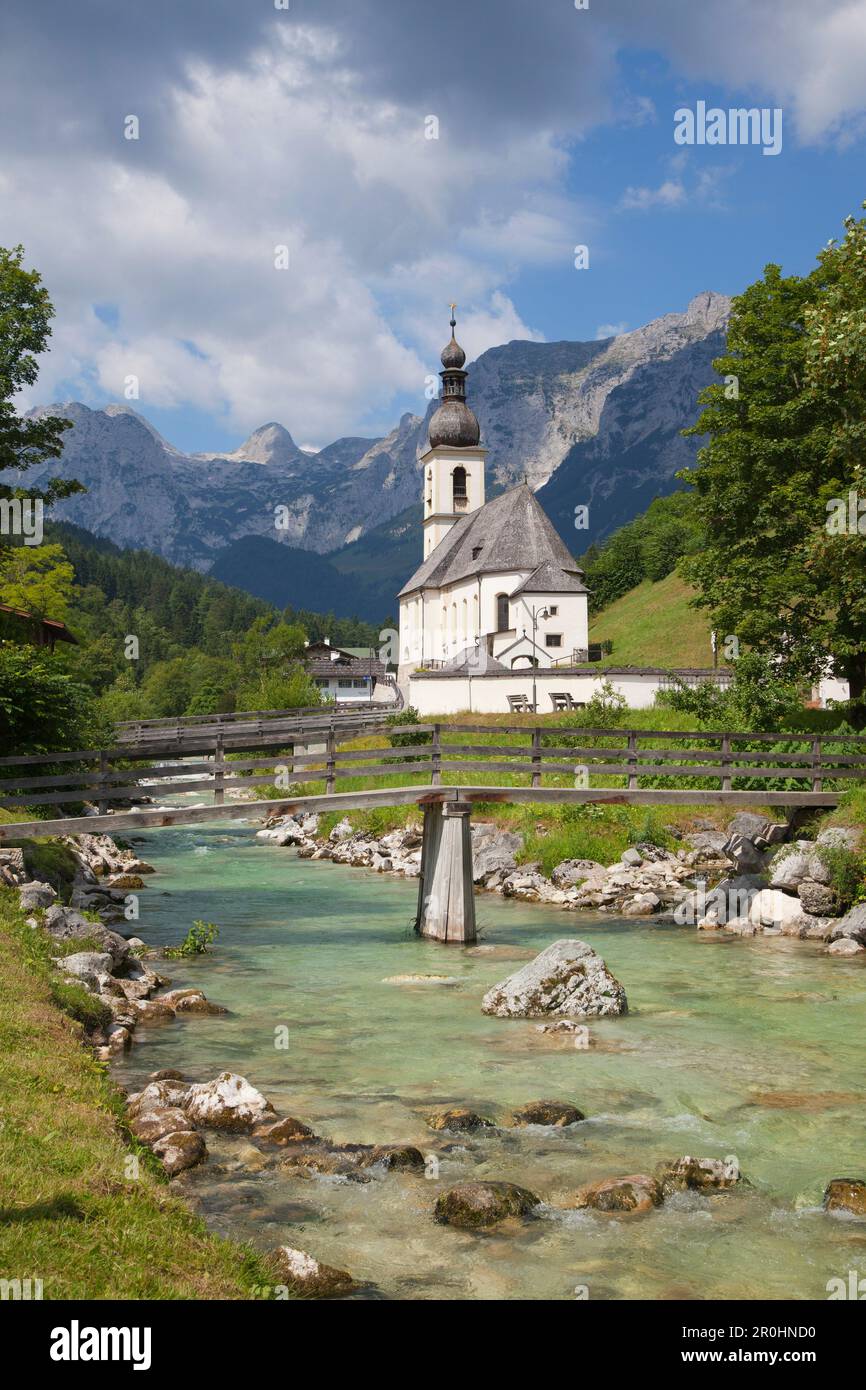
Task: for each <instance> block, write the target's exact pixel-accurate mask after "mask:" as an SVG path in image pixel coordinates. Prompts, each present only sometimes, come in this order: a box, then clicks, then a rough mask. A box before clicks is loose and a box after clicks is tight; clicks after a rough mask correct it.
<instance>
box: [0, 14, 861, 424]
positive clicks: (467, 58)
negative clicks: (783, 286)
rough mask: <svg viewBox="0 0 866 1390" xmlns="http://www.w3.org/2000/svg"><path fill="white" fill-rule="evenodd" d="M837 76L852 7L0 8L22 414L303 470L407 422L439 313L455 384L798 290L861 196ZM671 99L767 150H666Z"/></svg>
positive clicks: (854, 25)
mask: <svg viewBox="0 0 866 1390" xmlns="http://www.w3.org/2000/svg"><path fill="white" fill-rule="evenodd" d="M145 21H147V22H145ZM864 71H866V0H826V3H824V4H823V5H822V6H820V7H819V6H815V5H814V4H813V3H812V0H786V3H785V4H784V5H781V4H779V3H777V0H704V3H702V4H701V5H695V4H694V3H693V0H654V3H652V4H647V5H641V6H636V5H634V4H633V3H632V0H607V3H602V0H590V8H589V10H587V11H583V12H577V11H576V10H575V8H574V7H573V5H571V4H569V3H568V0H535V3H533V5H531V6H527V5H526V3H525V0H473V4H472V5H471V7H467V6H466V5H465V4H464V3H462V0H440V3H439V4H438V5H431V4H428V3H427V0H317V3H315V4H314V3H312V2H311V0H291V5H290V8H289V10H288V11H282V12H277V11H276V10H275V8H274V5H273V0H249V2H248V3H247V4H245V5H238V4H237V3H235V0H185V3H184V4H183V5H177V4H175V3H171V0H152V4H151V5H149V6H148V7H147V16H144V14H143V13H142V12H139V11H138V9H137V8H136V7H124V6H121V7H118V6H117V5H116V4H111V3H109V0H81V3H79V4H77V5H76V6H68V5H64V4H62V3H61V2H60V0H45V3H44V4H42V5H40V6H38V7H34V6H32V5H29V4H27V3H25V0H11V3H10V4H7V6H5V7H4V11H3V15H2V19H0V137H2V138H0V151H2V153H0V244H4V245H10V244H15V243H17V242H19V241H21V242H23V243H24V245H25V247H26V250H27V255H28V260H29V262H30V263H31V264H34V265H36V266H37V267H38V268H39V269H40V270H41V272H42V274H43V276H44V278H45V281H46V284H47V285H48V288H49V290H50V292H51V294H52V296H53V298H54V300H55V303H56V305H57V310H58V315H57V321H56V325H55V336H54V340H53V348H52V352H51V353H50V354H49V355H48V356H47V357H46V360H45V362H44V363H43V367H42V373H41V377H40V381H39V383H38V385H37V387H36V388H35V390H34V391H33V392H32V393H31V394H30V396H29V397H28V399H27V400H26V401H25V402H24V403H25V404H37V403H45V402H49V401H54V400H64V399H71V398H75V399H81V400H84V401H85V402H87V403H88V404H90V405H93V406H99V405H102V404H105V403H107V402H109V401H113V400H114V401H118V400H119V401H123V400H124V399H125V397H124V391H125V389H128V383H129V381H130V379H131V378H134V379H135V380H136V381H137V386H138V392H139V394H138V397H137V398H135V397H131V398H130V397H126V401H127V403H128V404H130V405H132V406H133V407H134V408H135V409H138V410H140V411H141V413H142V414H144V415H146V416H147V418H148V419H150V420H151V421H152V422H153V423H154V424H155V425H156V426H157V428H158V429H160V430H161V431H162V433H163V434H165V435H166V437H167V438H168V439H169V440H170V441H171V442H172V443H174V444H176V445H177V446H178V447H180V448H182V449H185V450H189V451H193V450H219V449H224V450H231V449H233V448H235V447H236V446H237V444H238V443H239V442H240V441H241V440H242V439H243V438H244V437H245V436H246V435H247V434H248V433H249V432H250V431H251V430H252V429H253V428H255V427H256V426H258V425H260V424H263V423H265V422H266V421H268V420H271V419H276V420H279V421H280V422H281V423H283V424H284V425H286V427H287V428H288V429H289V430H290V431H291V432H292V434H293V435H294V437H295V438H296V440H297V441H298V442H299V443H300V444H302V445H307V446H322V445H324V444H326V443H328V442H330V440H332V439H333V438H336V437H337V436H339V435H342V434H368V435H374V434H379V433H383V432H385V431H387V429H389V428H390V427H392V426H393V425H394V424H395V423H396V421H397V418H398V417H399V415H400V413H402V411H404V410H413V411H415V412H417V413H422V412H423V410H424V408H425V406H426V399H425V395H424V388H425V378H426V377H427V376H428V374H429V373H430V372H434V371H435V370H436V368H437V365H438V363H437V354H438V350H439V349H440V347H441V346H442V344H443V342H444V340H445V337H446V335H447V313H448V311H447V303H448V300H449V299H450V298H452V297H454V298H455V299H456V300H457V301H458V304H459V306H460V307H459V309H458V319H459V323H460V328H459V333H458V336H460V338H461V341H462V342H463V343H464V346H465V347H466V348H467V351H468V352H469V355H470V358H471V357H473V356H475V355H477V354H478V353H479V352H481V351H483V350H484V349H486V348H489V347H491V346H495V345H496V344H498V343H502V342H507V341H509V340H510V339H512V338H527V337H532V338H536V339H545V340H555V339H559V338H569V339H576V338H595V337H597V336H599V335H601V334H604V333H606V332H611V331H617V330H628V329H630V328H636V327H639V326H640V325H642V324H644V323H646V322H647V321H649V320H650V319H652V318H655V317H658V316H659V315H661V314H664V313H668V312H675V311H682V310H683V309H684V308H685V306H686V304H687V303H688V301H689V300H690V299H691V298H692V297H693V296H694V295H695V294H697V293H699V292H700V291H702V290H706V289H712V290H717V291H720V292H722V293H727V294H734V293H736V292H737V291H738V290H740V289H741V288H743V287H744V286H745V285H747V284H748V283H750V282H751V281H752V280H754V279H755V278H756V276H758V275H759V274H760V273H761V270H762V268H763V266H764V264H765V263H766V262H767V261H770V260H774V261H778V262H780V263H781V264H782V265H783V267H784V268H785V269H786V270H787V271H790V272H800V273H802V272H806V271H808V270H809V269H810V268H811V266H812V265H813V263H814V258H815V254H816V252H817V251H818V249H819V248H820V247H821V246H822V245H823V244H825V243H826V241H827V240H828V239H829V238H830V237H832V236H835V235H838V234H839V232H840V229H841V224H842V219H843V217H844V216H845V215H846V213H849V212H853V213H856V212H858V211H859V209H860V205H861V203H862V201H863V199H864V197H866V165H864V131H866V126H864V107H866V84H864V82H863V77H862V74H863V72H864ZM700 101H703V102H705V103H706V104H707V105H708V106H710V107H712V106H718V107H721V108H723V109H727V108H729V107H731V106H757V107H768V108H776V107H779V108H781V110H782V113H783V116H782V130H783V145H782V149H781V152H780V153H779V154H778V155H776V156H765V155H764V154H762V151H761V149H760V147H756V146H751V145H750V146H742V145H716V146H710V145H704V146H697V145H695V146H688V147H682V146H678V145H677V144H676V143H675V141H674V112H675V111H676V109H677V108H680V107H690V108H695V107H696V105H697V103H698V102H700ZM130 115H134V116H135V117H136V120H137V121H138V123H139V138H138V139H137V140H128V139H126V138H125V137H124V132H125V129H126V126H125V122H126V121H127V119H128V117H129V116H130ZM430 115H435V116H436V119H437V121H438V123H439V128H438V131H437V136H438V138H436V139H434V140H430V139H427V138H425V134H426V129H427V127H426V124H425V123H426V121H427V118H428V117H429V116H430ZM580 243H583V244H586V245H588V247H589V251H590V267H589V269H587V270H581V271H578V270H576V269H575V268H574V265H573V248H574V246H575V245H577V244H580ZM279 246H285V247H287V248H288V260H289V265H288V268H287V269H277V268H276V266H275V264H274V260H275V250H276V248H278V247H279ZM470 390H471V382H470Z"/></svg>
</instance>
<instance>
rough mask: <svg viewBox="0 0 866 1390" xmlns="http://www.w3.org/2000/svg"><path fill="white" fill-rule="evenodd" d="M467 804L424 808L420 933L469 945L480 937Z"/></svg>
mask: <svg viewBox="0 0 866 1390" xmlns="http://www.w3.org/2000/svg"><path fill="white" fill-rule="evenodd" d="M471 812H472V806H471V804H470V802H468V801H446V802H445V803H444V804H438V803H431V804H429V805H427V806H425V807H424V839H423V842H422V848H421V877H420V882H419V884H418V916H417V918H416V921H415V930H416V931H417V932H418V933H419V935H421V936H426V937H430V938H431V939H432V940H434V941H447V942H460V943H469V942H473V941H475V939H476V934H475V894H474V892H473V888H472V836H471V833H470V827H469V818H470V815H471Z"/></svg>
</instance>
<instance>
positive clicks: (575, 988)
mask: <svg viewBox="0 0 866 1390" xmlns="http://www.w3.org/2000/svg"><path fill="white" fill-rule="evenodd" d="M481 1010H482V1012H483V1013H485V1014H495V1015H496V1016H497V1017H498V1018H539V1017H543V1016H544V1015H545V1014H558V1015H564V1016H566V1017H568V1018H586V1017H588V1016H590V1015H592V1016H594V1017H599V1018H604V1017H607V1016H609V1015H615V1014H624V1013H626V1012H627V1011H628V1002H627V1000H626V997H625V990H624V989H623V987H622V985H621V984H620V983H619V980H617V979H615V978H614V976H613V975H611V973H610V971H609V970H608V968H607V966H606V965H605V963H604V961H603V960H602V958H601V956H600V955H598V954H597V953H596V952H595V951H594V950H593V949H592V947H591V946H588V945H587V943H586V942H585V941H577V940H574V939H569V938H567V937H566V938H563V940H561V941H554V943H553V945H552V946H548V947H547V948H546V950H544V951H542V952H541V954H540V955H537V956H536V957H535V960H531V961H530V962H529V964H528V965H524V966H523V968H522V969H521V970H517V971H515V973H514V974H513V975H509V977H508V979H507V980H503V981H502V982H501V983H500V984H498V985H494V986H493V988H492V989H490V990H488V991H487V993H486V994H485V996H484V998H483V1000H482V1002H481Z"/></svg>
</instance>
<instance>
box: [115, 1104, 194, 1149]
mask: <svg viewBox="0 0 866 1390" xmlns="http://www.w3.org/2000/svg"><path fill="white" fill-rule="evenodd" d="M129 1128H130V1130H131V1131H132V1133H133V1134H134V1135H135V1137H136V1139H140V1140H141V1142H142V1144H155V1143H156V1141H157V1140H158V1139H164V1138H165V1136H166V1135H167V1134H178V1133H180V1132H181V1131H183V1130H187V1129H189V1130H191V1129H192V1125H191V1124H190V1122H189V1119H188V1117H187V1114H186V1111H185V1110H181V1109H180V1108H179V1107H178V1106H176V1105H170V1106H167V1107H166V1108H165V1109H164V1110H146V1111H145V1112H144V1114H142V1115H136V1116H133V1117H132V1118H131V1119H130V1121H129Z"/></svg>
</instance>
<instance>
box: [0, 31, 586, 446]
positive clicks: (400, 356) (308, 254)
mask: <svg viewBox="0 0 866 1390" xmlns="http://www.w3.org/2000/svg"><path fill="white" fill-rule="evenodd" d="M308 48H309V44H308V43H307V41H306V39H305V38H304V36H303V35H302V36H301V39H300V40H299V39H298V38H297V37H296V36H294V35H293V36H292V37H290V38H288V37H287V39H286V41H285V42H284V43H281V44H280V45H279V46H278V47H276V48H274V49H271V50H270V51H269V52H268V53H267V54H264V55H263V56H262V57H261V60H260V61H259V62H257V63H256V64H255V65H254V67H253V68H252V69H251V70H249V71H243V72H240V71H238V72H230V73H219V72H216V71H213V70H211V69H210V68H208V67H206V66H205V65H203V64H201V63H199V64H197V66H196V68H195V70H194V73H193V76H192V80H191V82H190V84H189V86H188V87H186V88H184V89H177V90H176V91H175V93H174V97H173V100H174V119H173V141H172V146H171V149H170V151H167V152H166V153H165V158H164V160H163V164H162V167H161V168H156V167H155V166H154V165H153V163H152V162H149V161H148V160H147V158H146V156H147V154H148V150H147V146H146V135H147V128H146V125H145V124H143V127H142V140H141V142H139V143H138V144H136V142H133V141H130V142H123V141H121V142H119V145H118V150H117V155H116V157H115V158H114V159H113V160H112V161H111V162H107V161H106V160H105V158H104V157H103V156H101V155H97V156H94V155H91V154H89V153H88V152H87V151H81V152H79V153H78V155H77V157H74V158H73V157H70V156H69V155H68V154H67V155H66V156H65V157H64V158H63V159H62V160H60V161H56V160H55V159H54V158H53V157H49V155H48V154H46V155H45V156H44V158H43V159H42V160H41V161H40V160H38V159H37V160H34V159H33V157H32V154H31V155H30V156H29V157H28V158H27V159H26V160H25V159H23V158H22V159H20V160H18V161H16V160H15V159H14V158H13V159H10V160H8V161H7V165H6V176H7V178H8V179H9V181H10V183H11V198H10V202H9V203H7V204H5V209H6V211H5V212H4V211H2V210H0V241H2V240H4V239H9V238H11V239H12V240H13V241H16V240H18V239H23V240H24V241H25V244H26V246H27V254H28V261H29V262H30V263H32V264H35V265H37V266H38V267H39V268H40V270H41V271H42V273H43V276H44V278H45V281H46V283H47V285H48V287H49V290H50V291H51V293H52V295H53V297H54V299H55V302H56V305H57V308H58V323H57V331H56V335H55V339H54V343H53V348H54V351H53V352H52V354H51V355H50V356H48V357H47V358H46V361H45V365H44V368H43V371H42V374H41V378H40V381H39V383H38V386H37V389H36V391H35V392H33V393H31V394H30V399H29V400H27V401H26V402H25V404H32V403H35V402H36V401H45V400H46V399H48V398H50V396H51V395H52V394H53V393H54V391H55V390H56V389H57V388H58V387H59V386H60V384H61V383H62V384H64V386H65V387H66V391H67V394H68V391H69V390H70V389H71V390H73V391H74V392H75V393H76V394H78V395H81V396H83V397H84V398H85V399H89V400H97V399H100V398H101V396H102V395H105V394H107V395H110V396H113V397H114V398H118V399H122V391H123V383H124V379H125V378H126V377H127V376H128V375H130V374H135V375H136V376H138V377H139V379H140V391H141V394H140V398H139V400H138V401H137V402H136V405H137V408H139V409H140V410H142V412H143V413H144V414H147V411H148V406H151V407H162V408H172V407H179V406H182V405H188V406H192V407H196V408H198V409H201V410H204V411H207V412H209V413H212V414H213V415H215V416H216V417H218V418H221V419H222V420H223V421H224V422H225V423H226V424H227V425H228V427H229V428H231V429H232V430H236V431H237V432H239V433H241V432H244V433H245V432H246V431H248V430H249V429H250V428H252V427H254V426H256V425H258V424H261V423H262V421H263V420H269V419H274V418H276V419H280V420H282V421H284V422H285V423H286V425H287V426H288V427H289V428H290V429H291V430H292V431H293V432H296V433H297V434H298V435H300V436H301V437H303V438H306V439H313V440H319V441H321V442H322V443H326V442H328V441H330V440H331V439H333V438H334V437H336V436H337V435H338V434H340V433H343V432H345V433H356V432H358V431H359V429H360V428H364V429H365V430H366V429H370V430H372V429H373V428H374V427H376V428H384V427H386V426H387V425H388V424H389V423H390V421H391V405H390V403H391V400H392V398H393V397H394V396H395V395H398V394H403V395H405V394H410V395H411V394H413V393H414V394H417V397H418V406H419V409H423V407H424V405H425V404H426V402H425V400H424V396H423V390H424V379H425V375H426V374H427V373H428V372H429V371H430V370H431V369H434V370H435V367H436V366H437V365H438V363H437V360H436V357H437V355H438V352H439V350H440V349H441V347H442V344H443V343H444V342H445V341H446V338H447V331H448V330H447V313H448V311H447V303H448V300H449V299H451V298H452V297H454V298H456V299H458V301H460V303H461V310H460V315H461V317H460V334H461V341H462V342H463V344H464V346H465V348H466V350H467V352H468V353H469V355H470V356H471V357H474V356H477V354H478V353H480V352H482V351H484V350H485V348H487V347H490V346H493V345H495V344H497V343H501V342H505V341H508V340H509V339H510V338H515V337H522V338H538V337H540V336H541V335H540V334H539V333H538V332H537V331H536V330H533V329H532V328H531V327H530V326H528V325H526V324H525V323H524V322H523V320H522V318H521V316H520V314H519V313H518V311H517V309H516V308H515V305H514V303H513V302H512V300H511V299H510V298H509V296H508V294H507V293H506V291H505V289H504V286H505V284H506V282H507V279H508V278H509V276H510V274H511V273H512V272H513V270H514V268H515V266H517V265H520V266H526V265H532V264H539V265H541V264H549V263H550V262H551V261H555V260H556V259H557V258H560V257H561V258H562V259H563V260H564V259H565V258H566V257H567V256H568V254H569V249H570V246H571V242H572V240H573V236H572V230H571V227H572V223H573V221H574V220H575V218H576V216H577V214H576V212H575V210H574V209H573V207H572V205H571V204H570V203H569V202H568V200H567V199H565V198H564V197H563V196H562V195H561V193H560V192H559V181H560V178H561V175H562V172H563V156H562V152H561V150H560V149H559V148H558V147H557V145H556V143H555V141H554V140H553V137H552V136H551V135H550V134H549V133H545V132H535V131H528V132H526V134H525V135H524V136H522V137H521V136H517V137H516V138H515V139H514V141H513V142H512V143H511V144H509V146H508V148H507V149H502V150H500V151H496V150H495V149H493V150H491V149H490V148H488V147H485V148H484V149H483V150H482V148H481V147H480V146H479V145H476V144H473V141H472V139H470V138H468V137H466V136H464V135H462V134H461V136H460V138H459V139H458V140H451V141H450V142H449V139H448V136H447V133H446V132H445V131H444V130H443V131H442V133H441V137H440V140H439V141H438V142H436V141H425V140H424V138H423V123H422V122H421V121H419V118H418V114H417V113H416V112H411V111H407V110H405V109H403V108H399V107H397V106H396V105H394V104H387V103H383V102H380V101H375V102H371V101H365V100H364V99H363V98H362V96H361V94H360V92H359V87H358V81H357V79H356V78H355V77H353V76H352V75H351V74H342V75H340V74H337V76H336V77H335V80H334V81H333V82H332V83H330V84H329V85H328V86H327V88H322V87H321V86H320V85H316V84H311V82H310V81H309V71H308V68H307V63H308ZM479 138H480V137H479ZM533 186H534V187H536V188H537V189H538V199H537V202H535V203H534V204H532V205H530V203H529V202H528V201H527V189H528V188H529V187H533ZM46 189H49V190H50V191H48V192H46ZM12 207H14V221H13V217H12V214H11V209H12ZM278 245H286V246H287V247H288V248H289V257H290V268H289V269H288V270H286V271H283V270H277V269H275V267H274V249H275V247H276V246H278ZM95 304H103V305H104V304H109V305H115V306H117V323H116V326H115V327H109V326H108V324H107V323H106V322H105V321H103V319H100V318H99V317H97V316H96V315H95V314H94V312H93V306H94V305H95ZM111 322H112V320H111V317H110V316H109V323H111Z"/></svg>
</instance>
